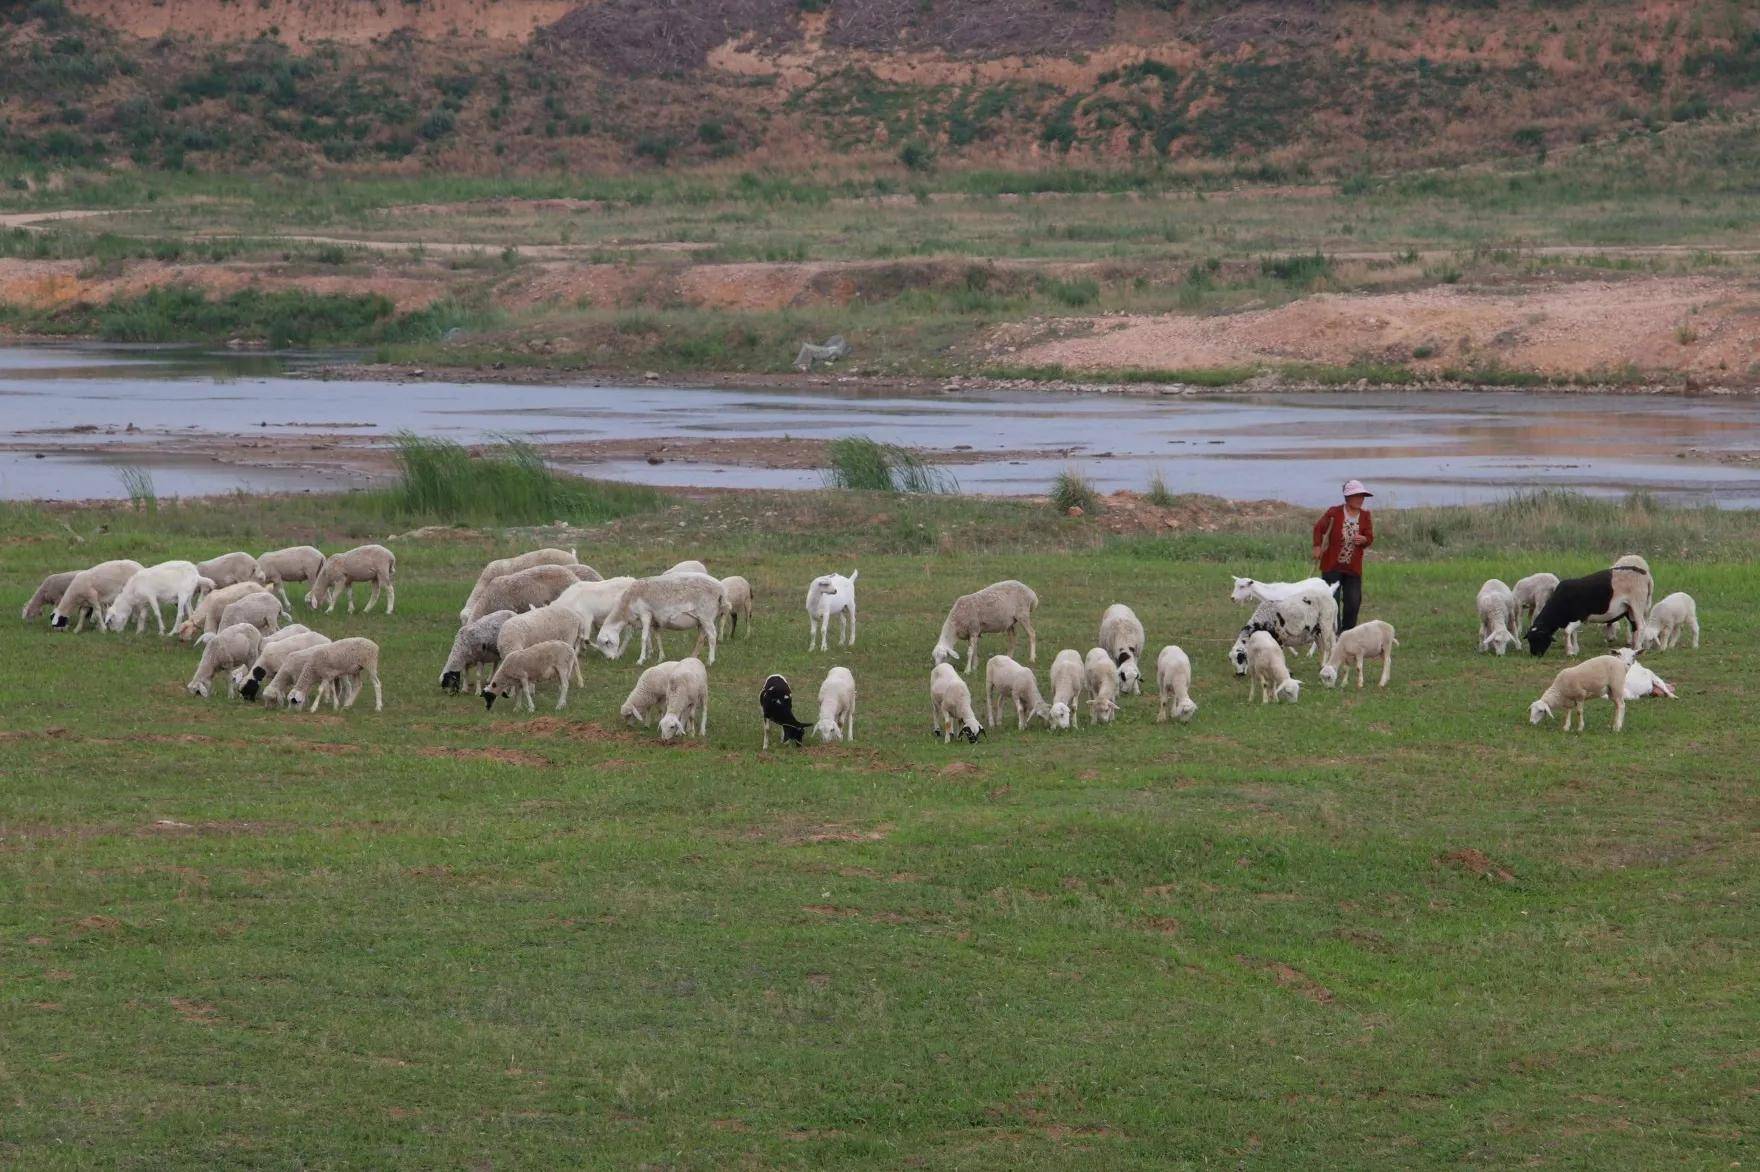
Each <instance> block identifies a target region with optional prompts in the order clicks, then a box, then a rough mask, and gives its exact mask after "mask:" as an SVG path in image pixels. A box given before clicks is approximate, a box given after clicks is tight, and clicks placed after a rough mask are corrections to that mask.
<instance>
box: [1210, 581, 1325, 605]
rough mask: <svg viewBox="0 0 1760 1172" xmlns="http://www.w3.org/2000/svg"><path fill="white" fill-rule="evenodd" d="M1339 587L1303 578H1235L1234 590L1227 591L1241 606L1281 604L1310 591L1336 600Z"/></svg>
mask: <svg viewBox="0 0 1760 1172" xmlns="http://www.w3.org/2000/svg"><path fill="white" fill-rule="evenodd" d="M1339 585H1340V583H1335V582H1328V581H1327V580H1326V579H1325V578H1303V579H1302V580H1301V581H1300V582H1260V581H1257V580H1255V579H1252V578H1236V579H1235V580H1234V589H1233V590H1231V591H1229V595H1228V597H1229V598H1230V599H1231V600H1232V601H1234V602H1239V603H1242V604H1245V603H1249V602H1253V603H1259V602H1282V601H1284V600H1285V599H1288V598H1294V597H1295V596H1296V595H1298V594H1306V593H1307V592H1308V591H1310V590H1324V591H1326V592H1327V593H1328V594H1331V595H1333V596H1334V597H1335V598H1336V597H1337V596H1338V588H1339Z"/></svg>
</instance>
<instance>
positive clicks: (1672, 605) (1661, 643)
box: [1638, 590, 1699, 651]
mask: <svg viewBox="0 0 1760 1172" xmlns="http://www.w3.org/2000/svg"><path fill="white" fill-rule="evenodd" d="M1689 627H1691V628H1692V631H1693V649H1694V650H1698V647H1699V604H1698V603H1696V602H1694V601H1693V596H1692V595H1691V594H1687V593H1684V592H1683V591H1680V590H1676V591H1675V592H1674V593H1673V594H1670V595H1669V596H1668V597H1667V598H1664V599H1663V600H1662V601H1661V602H1659V603H1657V604H1656V605H1655V606H1653V607H1651V608H1650V613H1649V614H1647V615H1646V616H1644V625H1643V627H1641V628H1640V629H1639V631H1638V646H1639V647H1655V648H1656V649H1657V650H1659V651H1671V650H1673V649H1674V646H1675V644H1677V643H1679V642H1680V641H1681V636H1682V635H1683V633H1684V632H1685V631H1686V630H1687V628H1689Z"/></svg>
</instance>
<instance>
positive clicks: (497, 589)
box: [469, 565, 598, 622]
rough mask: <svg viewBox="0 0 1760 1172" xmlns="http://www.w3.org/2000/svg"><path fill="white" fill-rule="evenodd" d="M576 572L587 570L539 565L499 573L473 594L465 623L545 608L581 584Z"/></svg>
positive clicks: (594, 579)
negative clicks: (495, 613) (500, 612)
mask: <svg viewBox="0 0 1760 1172" xmlns="http://www.w3.org/2000/svg"><path fill="white" fill-rule="evenodd" d="M577 569H582V570H585V569H588V567H586V566H579V567H577V566H552V565H542V566H533V567H531V568H530V569H526V570H515V571H514V572H513V573H511V574H503V575H501V577H499V578H496V579H493V580H492V581H490V583H489V584H488V585H487V586H484V587H483V590H482V593H480V594H478V595H477V600H476V602H474V603H472V604H471V608H470V618H469V621H470V622H476V621H477V620H478V619H480V618H482V617H483V616H484V615H486V614H489V613H490V612H491V611H497V610H511V611H512V612H513V613H514V614H524V613H525V612H526V611H528V610H535V609H537V608H538V607H540V606H549V605H550V604H551V603H552V602H555V601H556V600H557V599H558V598H561V597H562V595H563V594H564V593H566V592H567V591H568V590H569V589H570V588H571V587H575V586H579V585H581V584H582V581H581V579H580V577H579V576H577V574H576V573H575V571H576V570H577ZM597 581H598V575H597V574H595V575H594V578H593V583H592V584H597Z"/></svg>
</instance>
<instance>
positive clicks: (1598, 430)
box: [0, 344, 1760, 508]
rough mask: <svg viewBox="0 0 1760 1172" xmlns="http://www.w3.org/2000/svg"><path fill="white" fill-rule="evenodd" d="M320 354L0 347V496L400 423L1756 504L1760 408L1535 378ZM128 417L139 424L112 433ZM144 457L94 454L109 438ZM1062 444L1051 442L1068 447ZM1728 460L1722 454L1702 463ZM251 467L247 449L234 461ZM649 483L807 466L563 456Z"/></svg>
mask: <svg viewBox="0 0 1760 1172" xmlns="http://www.w3.org/2000/svg"><path fill="white" fill-rule="evenodd" d="M336 359H337V356H336V355H263V354H249V353H246V354H237V353H228V352H224V351H222V352H219V353H213V352H205V351H196V350H189V349H174V348H148V347H116V346H101V345H88V344H77V345H55V346H31V347H10V348H7V347H0V497H4V498H10V499H29V498H47V499H80V498H101V497H120V496H123V495H125V493H124V491H123V487H122V481H121V478H120V476H119V474H118V472H119V468H120V467H121V466H122V465H125V464H134V465H139V466H142V467H145V468H147V469H148V470H149V471H150V472H151V473H152V475H153V480H154V485H155V488H156V490H157V492H158V493H159V495H161V496H173V495H185V496H187V495H196V494H202V493H216V492H227V491H231V490H233V489H239V488H243V489H246V490H252V491H269V490H301V489H310V490H322V489H334V488H337V487H343V486H348V485H353V484H360V483H363V481H362V479H361V476H360V475H359V474H345V473H338V472H337V471H336V470H334V469H329V468H324V467H321V466H319V465H318V463H317V461H321V459H322V457H317V456H314V458H313V459H314V464H313V465H312V466H305V465H297V464H296V465H293V466H289V465H288V464H287V462H286V461H281V462H280V463H278V464H276V465H275V466H270V467H257V466H253V465H251V464H249V463H248V462H245V463H240V462H236V457H233V458H231V459H230V460H229V462H222V461H220V460H217V459H215V458H213V457H212V456H211V455H208V454H202V453H197V452H192V451H191V446H192V441H194V440H197V439H208V438H213V437H217V436H240V437H246V438H247V439H248V438H256V437H261V436H277V437H289V436H298V435H301V434H303V433H325V434H329V435H336V434H343V435H347V436H351V437H358V441H359V442H361V443H375V442H383V441H384V440H386V439H388V438H389V437H390V436H391V435H392V434H394V433H396V432H398V431H402V430H409V431H414V432H419V433H422V434H427V435H434V436H442V437H448V438H452V439H456V440H459V441H460V442H465V443H470V442H476V441H481V440H484V439H488V438H492V437H494V436H496V435H502V434H517V435H523V436H526V437H528V438H530V439H531V440H533V441H534V442H537V443H559V442H564V441H567V442H579V441H590V440H615V439H631V438H634V439H656V440H662V439H666V438H672V437H678V438H689V439H704V438H711V439H713V438H717V437H724V438H744V437H776V436H794V437H809V438H828V437H833V436H839V435H850V434H861V435H868V436H872V437H873V438H875V439H878V440H882V441H885V442H888V443H895V444H902V445H909V446H912V447H924V448H939V449H950V448H953V447H955V446H956V445H962V444H963V445H971V446H972V447H973V448H974V449H975V450H976V453H978V454H980V455H981V454H982V453H985V452H997V453H1012V454H1013V455H1011V456H1009V457H1007V458H1001V459H996V460H992V461H988V462H980V463H971V464H961V465H957V466H955V467H953V469H952V471H953V472H954V474H955V475H956V476H957V477H958V480H959V484H960V487H961V488H962V489H963V490H965V491H969V492H981V493H995V494H1004V495H1026V494H1033V493H1040V492H1043V491H1045V489H1046V487H1047V485H1048V484H1049V483H1050V481H1051V480H1052V478H1053V477H1054V476H1055V475H1056V474H1057V473H1058V472H1059V471H1060V470H1062V469H1064V468H1066V467H1074V468H1075V469H1077V470H1078V471H1080V472H1081V473H1082V474H1084V475H1086V476H1087V477H1089V478H1090V479H1091V480H1092V481H1094V483H1095V484H1096V485H1097V486H1099V487H1100V488H1102V489H1106V490H1110V489H1113V488H1136V489H1141V488H1143V487H1144V486H1145V485H1147V483H1148V482H1149V479H1150V477H1151V476H1152V475H1153V474H1155V473H1156V472H1159V473H1160V474H1161V476H1162V477H1163V479H1164V480H1165V481H1166V482H1167V485H1168V487H1169V488H1170V489H1172V490H1173V491H1175V492H1186V491H1192V492H1207V493H1213V494H1215V495H1218V496H1224V497H1234V498H1278V499H1283V500H1288V501H1292V502H1295V503H1298V504H1321V503H1325V502H1329V501H1331V500H1333V499H1335V498H1336V496H1337V485H1338V483H1339V482H1340V481H1342V480H1344V479H1345V478H1347V477H1353V476H1354V477H1357V478H1359V479H1361V480H1365V481H1368V482H1370V484H1371V486H1372V487H1373V488H1374V489H1375V491H1376V494H1377V495H1376V503H1377V504H1378V505H1379V506H1380V507H1383V508H1388V507H1399V506H1402V505H1419V504H1455V503H1467V502H1474V501H1483V500H1489V499H1494V498H1497V497H1500V496H1504V495H1507V494H1509V493H1511V492H1513V491H1517V490H1521V489H1528V488H1540V487H1556V488H1572V489H1578V490H1581V491H1584V492H1588V493H1594V494H1602V495H1619V494H1624V493H1626V492H1630V491H1633V490H1639V489H1641V490H1646V491H1650V492H1654V493H1656V494H1658V495H1660V496H1662V497H1665V498H1668V499H1671V500H1677V501H1684V502H1695V503H1706V502H1709V503H1714V504H1718V505H1721V506H1725V507H1757V506H1760V463H1756V462H1751V461H1749V462H1742V461H1731V460H1729V459H1727V457H1728V456H1730V455H1731V454H1735V453H1754V452H1760V400H1755V399H1750V398H1740V399H1732V398H1719V399H1707V398H1690V397H1682V396H1675V395H1612V396H1601V395H1583V394H1556V393H1543V392H1533V391H1521V392H1452V391H1385V392H1384V391H1375V392H1324V393H1302V392H1288V393H1277V394H1209V395H1204V394H1199V395H1180V396H1159V397H1157V396H1139V395H1120V394H1110V395H1102V394H1072V393H1063V392H1040V391H975V390H967V391H962V392H960V393H958V394H946V393H928V394H923V395H907V394H900V393H896V392H892V391H887V392H883V393H880V392H872V391H868V392H864V391H863V390H861V389H859V387H858V386H857V385H856V384H843V385H840V386H837V387H826V388H813V389H803V390H797V389H784V390H747V389H741V390H714V389H681V388H671V387H665V386H657V385H651V384H650V385H638V386H607V385H584V384H583V385H578V386H522V385H511V384H509V385H502V384H492V383H490V384H485V383H445V382H419V383H395V382H374V381H346V380H319V379H311V378H301V377H296V375H297V372H298V371H299V370H300V369H302V368H306V367H310V366H313V365H316V364H320V363H329V362H334V361H336ZM130 425H132V426H133V427H134V428H135V429H136V430H135V431H132V432H131V431H128V430H127V428H128V427H129V426H130ZM125 442H126V443H129V444H130V445H131V447H133V446H134V445H139V444H142V443H146V444H148V445H149V446H148V447H147V449H146V450H145V451H144V452H143V451H140V450H131V451H130V452H128V453H127V454H125V455H119V454H107V453H106V452H105V450H104V449H105V448H107V447H113V446H115V445H118V444H121V443H125ZM1066 453H1068V454H1066ZM1720 454H1721V455H1723V456H1725V457H1726V459H1724V460H1720V459H1718V457H1719V455H1720ZM244 458H245V459H246V460H247V461H248V454H247V455H246V456H245V457H244ZM566 466H567V467H569V468H571V469H572V470H577V471H580V472H584V473H589V474H592V475H595V476H604V477H610V478H614V479H623V480H632V481H642V482H645V483H654V484H667V485H691V486H703V485H712V486H717V487H764V488H808V487H817V486H818V485H819V484H820V483H821V475H820V473H818V472H816V471H812V470H799V469H768V468H750V467H740V466H735V465H732V464H715V463H686V462H680V461H677V460H668V461H667V462H666V463H664V464H661V465H657V466H650V465H649V464H647V463H646V462H645V461H640V460H614V461H605V462H599V463H593V464H570V465H566Z"/></svg>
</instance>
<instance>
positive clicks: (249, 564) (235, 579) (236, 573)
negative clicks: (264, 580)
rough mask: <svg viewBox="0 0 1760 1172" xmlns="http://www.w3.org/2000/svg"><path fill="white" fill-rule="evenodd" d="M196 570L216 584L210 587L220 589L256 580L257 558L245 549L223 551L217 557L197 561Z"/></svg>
mask: <svg viewBox="0 0 1760 1172" xmlns="http://www.w3.org/2000/svg"><path fill="white" fill-rule="evenodd" d="M196 572H197V573H198V574H200V575H201V576H202V577H204V578H206V579H207V580H208V581H210V582H212V583H213V584H214V585H213V586H211V587H208V589H212V590H218V589H219V588H220V587H222V586H233V585H236V584H238V583H240V582H255V581H256V580H257V559H256V558H254V557H252V556H251V555H250V554H248V553H245V552H244V551H243V550H238V551H236V552H233V553H223V554H221V555H220V556H219V557H217V558H209V559H208V560H207V561H205V562H197V563H196Z"/></svg>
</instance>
